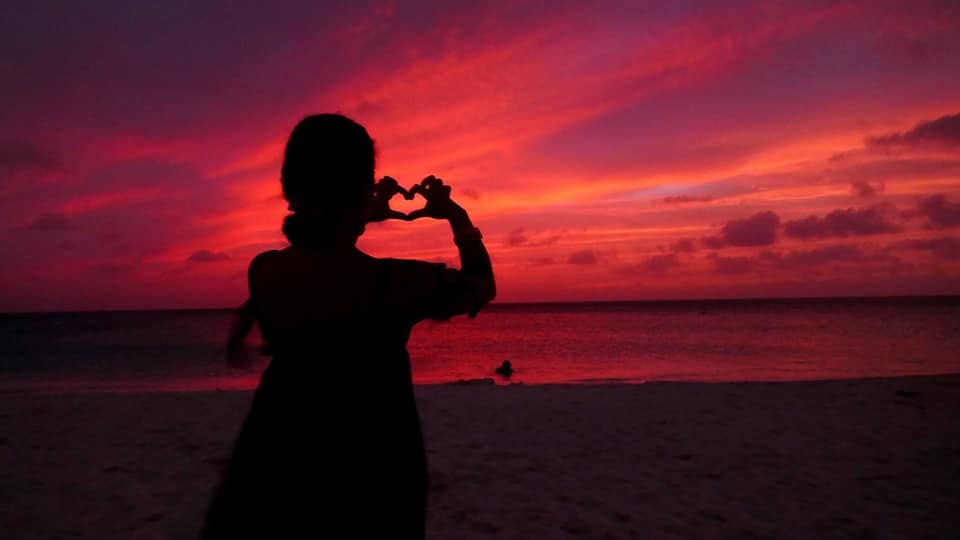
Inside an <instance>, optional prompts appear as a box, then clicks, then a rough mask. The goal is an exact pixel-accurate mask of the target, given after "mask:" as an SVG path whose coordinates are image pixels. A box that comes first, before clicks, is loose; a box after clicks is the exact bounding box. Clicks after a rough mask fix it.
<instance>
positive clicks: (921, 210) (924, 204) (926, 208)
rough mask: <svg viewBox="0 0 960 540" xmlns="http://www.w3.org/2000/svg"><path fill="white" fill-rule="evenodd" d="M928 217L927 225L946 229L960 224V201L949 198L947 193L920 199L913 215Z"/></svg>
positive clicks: (932, 227)
mask: <svg viewBox="0 0 960 540" xmlns="http://www.w3.org/2000/svg"><path fill="white" fill-rule="evenodd" d="M918 214H919V215H921V216H924V217H926V218H927V227H929V228H931V229H946V228H950V227H956V226H958V225H960V203H955V202H951V201H949V200H947V197H946V195H931V196H929V197H924V198H922V199H920V201H919V202H918V203H917V209H916V212H914V213H913V215H918Z"/></svg>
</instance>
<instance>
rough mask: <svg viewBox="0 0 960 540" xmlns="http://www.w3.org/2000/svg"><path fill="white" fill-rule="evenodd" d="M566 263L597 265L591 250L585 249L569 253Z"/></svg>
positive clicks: (595, 257)
mask: <svg viewBox="0 0 960 540" xmlns="http://www.w3.org/2000/svg"><path fill="white" fill-rule="evenodd" d="M567 262H568V263H570V264H597V256H596V255H594V254H593V251H592V250H589V249H585V250H583V251H577V252H574V253H571V254H570V257H569V258H568V259H567Z"/></svg>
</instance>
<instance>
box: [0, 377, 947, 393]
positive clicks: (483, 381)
mask: <svg viewBox="0 0 960 540" xmlns="http://www.w3.org/2000/svg"><path fill="white" fill-rule="evenodd" d="M258 377H259V375H258ZM944 377H947V378H950V377H956V378H958V379H960V371H954V372H945V373H918V374H910V375H877V376H866V377H833V378H810V379H757V380H701V379H653V380H645V381H634V380H629V379H605V380H583V381H574V382H535V383H528V382H524V381H504V380H502V379H498V378H495V377H484V378H477V379H460V380H456V381H447V382H427V383H414V388H417V389H419V388H434V387H441V388H442V387H451V386H452V387H507V388H509V387H575V388H576V387H595V386H599V387H610V386H656V385H710V386H712V385H791V384H799V385H803V384H817V383H827V384H829V383H845V382H853V381H863V382H870V381H893V380H904V381H909V380H924V379H938V378H944ZM103 386H105V388H88V387H79V388H75V389H44V388H40V389H32V388H25V387H24V388H2V387H0V396H4V395H43V396H59V395H72V394H81V395H88V394H121V395H126V394H207V393H211V394H220V393H238V394H244V393H253V392H254V391H255V390H256V388H255V387H254V388H197V389H183V388H179V389H178V388H149V387H131V388H123V387H113V388H110V387H109V383H104V385H103Z"/></svg>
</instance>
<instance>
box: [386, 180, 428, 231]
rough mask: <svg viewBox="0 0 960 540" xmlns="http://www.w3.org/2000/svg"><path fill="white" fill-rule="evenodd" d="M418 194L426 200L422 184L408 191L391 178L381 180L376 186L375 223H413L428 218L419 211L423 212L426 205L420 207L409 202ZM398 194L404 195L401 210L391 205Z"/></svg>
mask: <svg viewBox="0 0 960 540" xmlns="http://www.w3.org/2000/svg"><path fill="white" fill-rule="evenodd" d="M418 193H419V194H420V196H421V197H423V198H426V195H425V194H424V192H423V187H422V184H416V185H414V186H413V187H412V188H410V189H406V188H404V187H403V186H401V185H400V184H399V183H398V182H397V181H396V180H395V179H393V178H391V177H389V176H385V177H383V178H381V179H380V181H378V182H377V183H376V185H375V186H374V192H373V195H374V200H375V201H376V202H375V208H374V211H373V215H374V216H376V217H375V218H374V219H373V221H385V220H388V219H399V220H402V221H412V220H415V219H419V218H421V217H426V216H425V215H424V213H423V212H419V210H423V208H424V207H425V206H426V205H425V204H424V205H420V204H417V203H408V202H407V201H413V199H414V197H415V196H416V195H417V194H418ZM397 194H400V195H403V198H402V199H401V201H402V202H401V203H400V207H399V208H395V207H394V206H392V204H391V201H393V200H394V199H395V196H396V195H397Z"/></svg>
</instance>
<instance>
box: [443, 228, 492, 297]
mask: <svg viewBox="0 0 960 540" xmlns="http://www.w3.org/2000/svg"><path fill="white" fill-rule="evenodd" d="M449 221H450V228H451V229H452V230H453V239H454V243H456V245H457V249H458V251H459V252H460V271H461V272H463V273H464V274H466V275H467V276H469V277H470V278H471V279H473V280H474V281H475V283H476V284H477V287H478V289H479V290H478V291H477V292H478V296H479V297H480V298H481V299H482V302H483V303H487V302H489V301H490V300H492V299H493V298H494V296H496V284H495V282H494V279H493V265H492V264H491V262H490V255H489V254H488V253H487V248H486V246H484V245H483V240H482V238H481V235H480V233H479V230H477V229H476V228H475V227H474V226H473V222H472V221H471V220H470V216H468V215H467V212H466V211H465V210H462V209H461V210H460V211H457V212H454V213H453V214H452V215H451V216H450V218H449Z"/></svg>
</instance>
